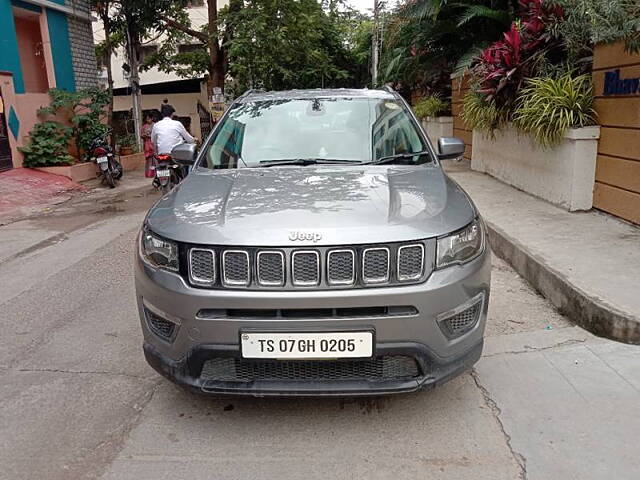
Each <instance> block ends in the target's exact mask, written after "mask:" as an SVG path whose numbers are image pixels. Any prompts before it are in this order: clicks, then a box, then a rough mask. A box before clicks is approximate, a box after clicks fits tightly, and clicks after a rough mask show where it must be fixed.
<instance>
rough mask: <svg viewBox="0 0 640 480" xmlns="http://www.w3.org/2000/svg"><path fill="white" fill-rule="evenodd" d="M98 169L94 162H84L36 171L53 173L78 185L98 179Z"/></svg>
mask: <svg viewBox="0 0 640 480" xmlns="http://www.w3.org/2000/svg"><path fill="white" fill-rule="evenodd" d="M96 168H97V167H96V164H95V163H93V162H83V163H75V164H73V165H67V166H64V167H38V168H35V169H34V170H40V171H41V172H47V173H53V174H54V175H61V176H63V177H67V178H70V179H71V180H73V181H74V182H76V183H78V182H84V181H87V180H91V179H92V178H96V173H97V170H96Z"/></svg>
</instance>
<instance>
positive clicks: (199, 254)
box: [189, 248, 216, 287]
mask: <svg viewBox="0 0 640 480" xmlns="http://www.w3.org/2000/svg"><path fill="white" fill-rule="evenodd" d="M215 260H216V253H215V251H213V250H211V249H207V248H192V249H191V250H189V280H190V281H191V283H193V284H195V285H199V286H202V287H210V286H212V285H213V284H214V283H215V281H216V267H215Z"/></svg>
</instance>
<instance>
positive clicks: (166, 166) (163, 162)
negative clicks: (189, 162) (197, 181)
mask: <svg viewBox="0 0 640 480" xmlns="http://www.w3.org/2000/svg"><path fill="white" fill-rule="evenodd" d="M155 159H156V165H155V167H153V168H154V169H155V177H154V179H153V186H154V187H155V188H156V189H158V190H160V191H161V192H162V194H163V195H165V194H167V193H169V191H170V190H171V189H172V188H173V187H175V186H176V185H177V184H179V183H180V182H181V181H182V180H184V177H185V172H184V167H183V166H182V165H180V164H178V163H176V162H175V161H174V160H173V158H172V157H171V155H156V157H155Z"/></svg>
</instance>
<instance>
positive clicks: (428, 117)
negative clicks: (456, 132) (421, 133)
mask: <svg viewBox="0 0 640 480" xmlns="http://www.w3.org/2000/svg"><path fill="white" fill-rule="evenodd" d="M413 110H414V112H415V114H416V116H417V117H418V118H419V119H420V122H421V123H422V127H423V128H424V130H425V132H427V135H428V136H429V138H430V139H431V141H432V142H434V143H437V142H438V139H439V138H441V137H452V136H453V117H452V116H451V104H450V103H449V102H447V101H445V100H443V99H442V98H440V96H439V95H429V96H427V97H423V98H421V99H420V100H419V101H418V102H417V103H416V105H415V106H414V108H413Z"/></svg>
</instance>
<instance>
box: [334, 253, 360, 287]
mask: <svg viewBox="0 0 640 480" xmlns="http://www.w3.org/2000/svg"><path fill="white" fill-rule="evenodd" d="M355 258H356V257H355V253H354V252H353V250H331V251H330V252H329V254H328V256H327V263H328V265H327V281H328V282H329V283H330V284H331V285H351V284H353V282H355V280H356V260H355Z"/></svg>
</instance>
